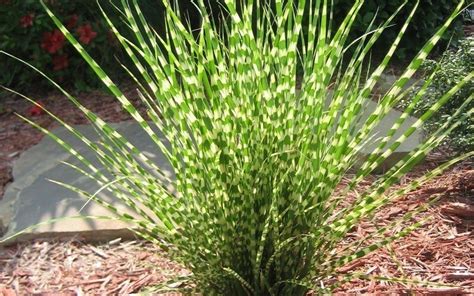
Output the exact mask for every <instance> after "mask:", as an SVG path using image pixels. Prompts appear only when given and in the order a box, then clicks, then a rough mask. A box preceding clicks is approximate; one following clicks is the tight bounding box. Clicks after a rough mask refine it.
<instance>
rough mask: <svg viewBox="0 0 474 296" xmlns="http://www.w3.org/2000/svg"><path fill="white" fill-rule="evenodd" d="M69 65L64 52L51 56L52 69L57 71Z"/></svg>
mask: <svg viewBox="0 0 474 296" xmlns="http://www.w3.org/2000/svg"><path fill="white" fill-rule="evenodd" d="M68 66H69V60H68V57H67V55H66V54H62V55H57V56H54V57H53V70H54V71H59V70H62V69H65V68H67V67H68Z"/></svg>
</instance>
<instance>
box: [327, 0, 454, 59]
mask: <svg viewBox="0 0 474 296" xmlns="http://www.w3.org/2000/svg"><path fill="white" fill-rule="evenodd" d="M404 2H405V0H367V1H365V4H364V6H363V7H362V9H361V11H360V14H359V16H358V18H357V19H356V21H355V23H354V27H353V28H352V29H353V31H352V35H353V38H354V37H358V36H360V35H362V34H364V33H365V30H366V29H367V27H368V26H369V24H370V22H371V20H372V18H373V17H374V16H375V15H377V17H376V24H378V23H381V22H383V21H385V20H386V19H387V18H388V17H389V16H390V15H391V14H392V13H393V12H394V11H395V10H396V9H397V8H398V7H400V5H402V4H403V3H404ZM459 2H460V1H459V0H420V4H419V9H418V10H417V12H416V14H415V17H414V19H413V20H412V23H411V25H410V28H409V29H408V30H407V33H406V35H405V36H404V40H402V43H401V44H400V48H399V50H398V53H397V57H398V58H399V59H401V60H403V59H406V58H408V57H411V56H412V55H414V54H415V53H416V52H417V51H418V50H419V49H420V47H421V46H422V45H423V44H424V43H425V42H426V41H427V40H428V38H429V37H430V36H432V35H433V33H434V32H435V31H436V29H437V28H438V27H439V26H440V25H441V24H442V23H443V20H444V19H446V17H447V16H449V15H450V14H451V12H452V11H453V9H454V8H455V7H456V5H458V4H459ZM352 3H354V1H353V0H334V4H335V5H334V8H335V10H334V18H335V23H336V24H339V23H340V22H341V21H342V17H343V16H344V15H345V13H346V12H347V10H348V8H349V7H351V5H352ZM415 3H416V1H409V5H414V4H415ZM407 13H408V10H405V11H402V12H401V13H400V15H399V16H398V17H397V19H396V20H395V21H394V23H393V24H394V26H393V27H392V28H389V29H388V30H387V31H385V32H384V36H382V37H381V38H380V39H379V40H378V44H377V45H376V49H380V50H381V54H385V51H384V50H383V49H385V47H386V45H387V44H390V42H391V41H393V40H394V39H395V36H396V35H397V33H398V32H399V30H400V26H401V24H403V22H404V20H406V18H407V16H408V14H407ZM462 34H463V33H462V17H459V18H458V19H457V20H456V21H455V22H454V24H453V26H452V27H451V28H450V30H449V31H448V32H447V33H446V34H445V35H444V36H443V38H442V41H443V42H441V43H440V45H441V47H442V46H443V45H445V44H447V41H448V40H449V39H450V38H451V36H453V37H454V39H453V40H457V39H458V38H460V37H462Z"/></svg>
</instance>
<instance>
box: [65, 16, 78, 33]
mask: <svg viewBox="0 0 474 296" xmlns="http://www.w3.org/2000/svg"><path fill="white" fill-rule="evenodd" d="M78 20H79V17H78V16H77V14H73V15H71V16H70V17H69V20H68V21H67V23H66V28H68V29H69V30H71V29H73V28H74V27H75V26H76V25H77V21H78Z"/></svg>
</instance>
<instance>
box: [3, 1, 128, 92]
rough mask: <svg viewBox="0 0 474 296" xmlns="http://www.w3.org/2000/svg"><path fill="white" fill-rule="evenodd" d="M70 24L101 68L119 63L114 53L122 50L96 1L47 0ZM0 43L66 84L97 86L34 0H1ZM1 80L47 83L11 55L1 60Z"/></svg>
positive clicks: (29, 85) (13, 83) (18, 83)
mask: <svg viewBox="0 0 474 296" xmlns="http://www.w3.org/2000/svg"><path fill="white" fill-rule="evenodd" d="M46 2H48V5H50V6H51V7H52V8H53V9H54V10H55V11H56V12H57V13H58V15H59V16H60V17H61V19H62V21H63V22H64V23H65V24H66V25H67V26H68V29H69V30H70V31H71V32H73V33H74V35H75V36H77V38H78V39H79V40H80V42H81V43H82V44H83V45H84V46H85V47H86V48H87V50H89V51H90V52H91V53H92V54H93V56H94V58H96V59H97V60H98V61H99V62H100V63H101V64H102V65H104V67H105V68H107V69H109V70H112V71H111V72H115V73H118V71H113V70H114V68H118V63H117V61H116V58H115V56H116V55H120V53H121V50H120V46H118V44H117V42H116V40H115V37H114V36H113V34H112V33H111V32H110V31H109V29H108V28H107V26H106V24H105V23H104V22H103V20H102V18H100V16H99V14H98V11H97V10H98V9H97V4H96V1H93V0H86V1H73V0H50V1H46ZM0 48H1V49H2V50H5V51H7V52H10V53H12V54H14V55H16V56H18V57H19V58H21V59H23V60H26V61H29V62H30V63H32V64H33V65H34V66H35V67H37V68H39V69H41V70H43V71H44V72H45V73H47V74H48V75H49V76H50V77H52V78H53V79H55V80H57V81H60V82H62V83H63V84H65V85H67V86H68V87H73V88H75V89H79V90H84V89H86V88H87V87H90V86H98V83H99V81H98V79H97V78H96V77H95V75H94V74H93V72H92V71H91V70H90V69H89V68H88V67H87V65H85V64H84V62H82V60H81V58H80V56H79V55H78V54H77V53H76V51H75V50H74V48H73V47H72V45H71V44H70V43H69V42H67V40H66V39H65V38H64V36H63V34H62V33H61V32H60V31H59V30H58V29H57V28H56V27H55V25H54V24H53V23H52V22H51V20H50V18H49V17H48V16H47V15H46V12H45V11H44V9H43V8H42V7H41V4H40V3H39V1H37V0H9V1H8V0H3V1H0ZM0 68H1V69H8V71H2V74H1V75H0V84H2V85H5V86H8V87H13V88H17V89H19V88H26V89H28V90H37V89H38V88H41V87H42V86H45V85H47V84H46V83H45V81H44V79H37V78H38V76H37V74H34V73H32V71H28V70H27V69H26V68H25V66H24V65H22V64H21V63H18V62H17V61H15V60H13V59H9V58H2V59H1V60H0Z"/></svg>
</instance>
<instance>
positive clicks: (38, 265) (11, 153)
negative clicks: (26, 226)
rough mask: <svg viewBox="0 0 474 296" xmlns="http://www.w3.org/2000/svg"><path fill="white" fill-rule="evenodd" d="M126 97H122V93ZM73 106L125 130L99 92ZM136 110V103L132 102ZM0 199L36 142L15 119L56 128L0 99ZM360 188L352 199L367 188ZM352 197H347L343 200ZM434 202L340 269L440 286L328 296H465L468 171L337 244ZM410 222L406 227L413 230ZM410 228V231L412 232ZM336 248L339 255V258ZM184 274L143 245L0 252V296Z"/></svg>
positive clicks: (470, 221) (78, 243) (52, 100)
mask: <svg viewBox="0 0 474 296" xmlns="http://www.w3.org/2000/svg"><path fill="white" fill-rule="evenodd" d="M132 92H133V89H132V88H129V89H128V91H127V93H132ZM35 99H39V100H41V101H42V103H43V104H44V105H45V106H47V107H48V108H49V109H51V110H52V111H53V112H55V113H57V114H61V117H62V118H64V119H65V120H66V121H67V122H68V123H72V124H83V123H86V122H87V121H86V120H85V119H84V118H83V116H82V115H81V114H79V113H78V112H77V110H76V109H75V108H74V107H72V106H71V105H70V104H69V103H67V102H66V101H65V99H64V98H63V97H62V96H61V95H58V94H55V93H53V94H49V95H47V96H44V97H42V98H35ZM79 99H80V100H81V102H82V103H83V104H84V105H86V106H87V107H88V108H90V109H91V110H93V111H95V112H97V113H98V114H99V115H100V116H102V117H103V118H104V119H106V120H107V121H109V122H118V121H123V120H128V119H129V117H128V116H127V115H125V114H123V113H122V112H121V111H120V107H119V106H118V104H117V103H116V102H115V101H114V99H113V98H112V97H110V96H108V95H105V94H102V93H100V92H92V93H88V94H80V95H79ZM135 102H137V101H135ZM0 103H1V105H2V109H1V110H3V111H0V197H1V196H2V195H3V191H4V188H5V186H6V185H7V183H8V182H10V180H11V167H12V163H13V161H14V160H15V159H16V158H17V157H18V156H19V155H20V154H21V152H23V151H25V150H26V149H28V148H29V147H31V146H32V145H34V144H36V143H38V142H39V141H40V140H41V138H42V135H41V133H40V132H38V131H37V130H35V129H34V128H32V127H30V126H29V125H28V124H26V123H24V122H22V121H21V120H20V119H19V118H18V117H16V116H15V114H14V113H15V112H16V113H20V114H23V115H26V116H33V115H36V116H35V120H36V121H37V122H39V123H40V124H41V125H42V126H44V127H47V128H52V127H55V126H57V124H55V123H54V122H53V121H52V120H51V119H49V118H48V116H46V115H44V114H34V112H32V111H34V110H32V109H31V105H29V104H27V103H25V102H24V101H22V100H18V99H14V98H7V99H6V100H3V101H2V102H0ZM444 159H445V156H444V154H443V153H434V154H432V155H431V156H430V158H429V159H428V161H427V162H426V163H425V164H423V165H421V166H419V167H418V168H417V169H416V170H415V171H414V172H413V173H410V174H409V175H408V176H407V177H406V178H405V179H404V180H402V182H401V184H400V185H398V186H403V185H404V184H406V183H408V182H409V181H410V180H412V179H414V178H416V177H417V176H420V175H421V174H422V173H423V172H426V171H428V170H430V169H432V168H433V167H435V166H436V165H437V164H439V163H441V162H442V161H443V160H444ZM370 184H371V180H367V181H366V183H363V184H361V186H360V187H359V188H357V191H360V190H363V189H364V187H366V186H369V185H370ZM352 194H353V195H354V196H355V194H356V192H353V193H352ZM433 197H439V201H437V202H436V204H435V205H434V206H433V207H431V208H430V209H429V210H428V211H426V212H424V213H422V214H420V215H419V217H415V220H419V219H423V218H424V217H428V216H431V217H433V219H431V220H429V221H428V223H426V224H425V225H424V226H423V227H421V228H419V229H417V230H416V231H414V232H413V233H412V234H410V235H409V236H407V237H405V238H403V239H401V240H398V241H396V242H395V243H393V244H392V245H391V246H390V247H388V248H383V249H381V250H379V251H377V252H375V253H374V254H372V255H369V256H367V257H364V258H362V259H360V260H357V261H355V262H353V263H351V264H350V265H348V266H345V267H344V268H342V269H340V270H339V271H340V272H343V273H352V272H359V273H363V274H365V275H367V276H379V277H392V278H393V277H401V278H408V279H411V280H414V281H430V282H438V283H445V284H448V285H450V286H442V287H441V286H440V287H430V288H427V287H423V286H422V285H419V284H418V285H416V284H414V283H393V282H383V281H371V280H352V281H350V282H347V283H345V284H342V285H341V287H340V288H338V290H336V294H337V295H361V294H362V295H381V294H395V295H398V294H402V295H408V294H411V293H418V294H425V295H474V167H473V163H472V161H471V162H470V161H465V162H463V163H462V164H459V165H457V166H455V167H454V168H452V169H450V170H449V171H447V172H445V173H444V174H443V175H441V176H439V177H438V178H436V179H435V180H433V181H431V182H429V183H428V184H426V185H424V186H422V187H421V188H419V189H417V190H416V191H413V192H411V193H410V194H408V195H406V196H405V197H404V198H402V199H400V200H398V201H397V202H395V203H393V204H391V205H390V206H388V207H385V208H384V209H383V210H382V211H381V212H380V213H378V214H377V215H376V216H375V217H374V218H373V219H370V220H367V221H363V222H362V223H361V225H360V226H359V227H358V228H357V229H354V230H353V231H352V232H351V234H350V236H349V238H348V240H347V242H346V243H349V242H350V241H351V240H353V239H360V238H362V237H365V236H367V235H368V234H370V233H372V232H373V231H375V230H376V229H378V228H380V227H382V226H383V225H386V224H387V223H389V222H390V221H393V219H395V218H397V217H401V216H402V215H403V214H404V213H405V212H406V211H408V210H411V209H414V208H415V207H416V206H418V205H421V204H424V203H426V202H427V201H428V200H429V199H431V198H433ZM415 220H413V221H415ZM413 221H411V222H413ZM343 247H344V246H341V248H343ZM186 273H187V271H186V270H185V269H184V268H182V267H181V266H179V265H177V264H176V263H173V262H171V261H169V260H167V259H166V258H165V257H164V255H163V253H162V252H161V251H160V250H159V249H157V248H156V247H154V246H153V245H151V244H149V243H146V242H142V241H118V240H115V241H111V242H105V243H102V244H89V243H86V242H84V241H83V240H82V239H81V238H79V237H78V238H72V239H70V238H69V239H65V240H35V241H31V242H27V243H20V244H17V245H13V246H9V247H6V248H0V296H10V295H32V294H36V295H58V294H61V295H127V294H131V293H136V292H139V291H143V289H145V288H147V287H152V286H155V285H157V284H159V283H162V282H164V281H166V280H169V279H171V278H173V277H174V276H176V275H184V274H186Z"/></svg>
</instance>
